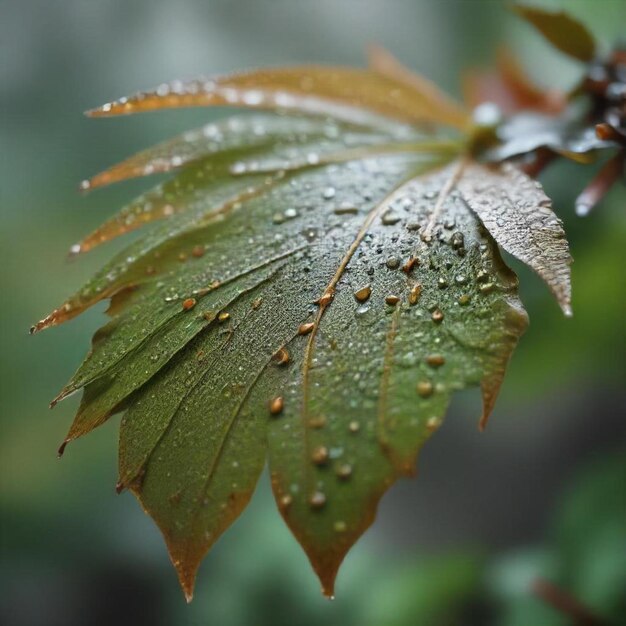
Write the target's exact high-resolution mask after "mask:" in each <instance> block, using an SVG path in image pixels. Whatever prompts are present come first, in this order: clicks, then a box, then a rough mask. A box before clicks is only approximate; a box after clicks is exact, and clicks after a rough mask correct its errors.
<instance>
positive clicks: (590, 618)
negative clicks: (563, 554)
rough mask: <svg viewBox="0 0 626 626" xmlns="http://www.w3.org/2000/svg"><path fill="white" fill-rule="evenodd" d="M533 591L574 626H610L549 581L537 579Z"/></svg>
mask: <svg viewBox="0 0 626 626" xmlns="http://www.w3.org/2000/svg"><path fill="white" fill-rule="evenodd" d="M532 591H533V593H534V594H535V595H536V596H537V597H538V598H540V599H541V600H543V601H544V602H545V603H546V604H549V605H550V606H551V607H552V608H554V609H556V610H557V611H559V613H561V614H562V615H564V616H566V617H568V618H571V620H572V625H573V626H608V624H607V622H606V621H605V620H604V619H602V618H600V617H598V616H597V615H595V614H594V613H592V612H591V611H590V610H589V609H588V608H587V607H586V606H585V605H584V604H582V603H581V602H580V601H579V600H577V599H576V598H575V597H574V596H573V595H572V594H571V593H569V592H568V591H566V590H565V589H563V588H561V587H559V586H557V585H555V584H554V583H551V582H550V581H548V580H544V579H543V578H537V579H536V580H535V581H534V582H533V584H532Z"/></svg>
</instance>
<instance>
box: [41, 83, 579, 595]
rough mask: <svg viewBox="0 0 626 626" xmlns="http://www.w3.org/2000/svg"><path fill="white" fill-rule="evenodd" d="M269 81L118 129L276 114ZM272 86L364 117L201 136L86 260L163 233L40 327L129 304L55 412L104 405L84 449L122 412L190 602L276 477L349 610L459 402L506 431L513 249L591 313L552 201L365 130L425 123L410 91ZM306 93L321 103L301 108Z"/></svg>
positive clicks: (413, 141) (414, 141) (271, 121)
mask: <svg viewBox="0 0 626 626" xmlns="http://www.w3.org/2000/svg"><path fill="white" fill-rule="evenodd" d="M246 76H247V78H246ZM251 76H252V75H240V77H239V78H236V79H232V80H231V81H230V82H228V81H227V82H226V83H225V82H223V81H222V82H220V81H218V82H217V83H215V85H218V86H219V88H218V87H215V88H214V90H213V91H212V92H211V94H212V95H211V97H210V98H208V96H206V90H205V92H203V95H202V97H200V96H199V90H198V89H195V90H194V89H191V87H189V86H187V87H184V86H181V87H180V89H178V90H174V91H175V92H176V93H174V95H172V93H173V92H172V90H170V91H169V92H167V93H169V94H170V95H167V94H165V95H164V94H163V93H158V92H155V93H154V94H151V95H150V94H148V95H146V96H144V97H135V98H134V99H130V100H128V101H126V102H125V103H124V102H120V103H118V104H116V105H114V106H113V105H112V106H111V107H109V109H108V112H113V113H115V112H124V111H127V110H129V111H133V110H142V109H146V108H148V109H149V108H154V107H156V106H162V105H165V106H178V105H181V104H200V103H202V102H204V103H205V104H206V103H208V104H216V103H217V104H219V103H221V102H222V100H220V98H222V99H224V98H226V95H228V94H230V96H229V97H230V100H234V99H235V95H234V94H233V92H231V91H224V90H225V89H226V88H227V87H226V86H225V85H227V84H228V85H229V86H228V89H234V90H235V91H236V92H237V94H238V95H237V98H239V97H241V98H242V100H241V101H237V103H238V104H241V105H244V106H250V107H252V108H254V107H256V106H257V104H258V102H259V98H258V97H257V96H255V97H254V98H252V97H251V96H250V93H251V91H250V90H252V89H253V87H252V78H251ZM254 76H256V78H257V79H258V80H260V87H264V88H265V91H264V93H266V95H267V90H268V89H270V87H271V88H272V89H278V92H276V93H279V92H280V93H282V92H281V91H280V90H281V89H287V90H288V91H289V92H290V93H291V94H292V96H293V97H294V98H295V99H294V100H290V101H289V102H291V103H292V104H293V105H294V108H297V109H298V110H302V111H304V112H307V111H311V110H313V109H315V110H316V111H318V110H322V109H323V110H324V112H325V113H328V112H330V113H337V114H338V116H339V117H340V118H342V119H341V120H328V119H323V120H322V119H320V118H314V117H307V116H306V115H303V114H301V115H300V117H293V116H288V117H268V116H263V117H257V118H248V119H246V120H242V121H239V122H218V123H217V124H216V125H212V126H211V127H210V128H212V129H216V128H217V129H218V130H217V131H215V130H211V131H210V132H209V135H212V138H211V140H210V141H206V139H207V137H206V132H205V131H202V132H200V133H199V132H195V133H191V134H187V135H184V136H182V137H180V138H176V139H174V140H172V141H170V142H167V143H165V144H162V145H160V146H157V147H156V148H155V149H152V150H149V151H146V152H144V153H141V154H140V155H137V156H136V157H131V159H129V160H127V161H125V162H123V163H122V164H120V165H118V166H114V167H113V168H112V169H111V170H109V171H108V173H105V174H103V175H100V176H99V177H96V179H95V181H94V185H99V184H105V183H108V182H113V181H114V180H121V179H123V178H126V177H130V176H135V175H141V174H149V173H152V172H155V171H169V170H173V171H175V175H174V177H173V178H172V179H171V180H170V181H167V182H165V183H163V184H162V185H159V186H158V187H156V188H155V189H153V190H152V191H150V192H148V193H147V194H145V195H144V196H142V198H140V199H139V200H138V201H136V202H135V203H132V204H131V205H129V207H127V208H126V209H123V210H122V212H121V214H120V215H118V216H117V217H116V218H114V219H113V220H110V221H109V222H107V223H106V224H105V226H104V227H103V228H102V229H100V230H98V231H96V234H94V235H92V236H91V237H89V238H88V240H87V242H88V243H85V245H84V246H83V244H81V246H80V249H81V251H82V250H83V249H85V250H86V249H88V248H89V247H93V245H95V244H97V243H98V242H100V241H104V240H107V239H109V238H111V237H114V236H117V235H119V234H122V233H124V232H126V231H128V230H132V229H133V228H135V227H136V226H138V225H145V226H146V228H145V229H144V230H143V231H142V232H141V233H139V236H138V238H137V239H136V240H135V241H134V242H133V243H132V244H130V245H129V246H128V247H127V248H126V250H124V251H123V252H122V253H120V254H119V255H118V256H116V257H115V258H114V259H112V261H111V262H110V263H108V264H107V265H106V266H105V267H104V268H103V269H102V270H101V271H100V272H98V273H97V275H96V276H95V277H94V278H93V279H92V280H91V281H89V282H88V283H87V284H86V285H85V286H84V287H83V288H82V289H81V290H80V291H79V292H77V293H76V294H75V295H74V296H72V297H70V298H69V299H68V300H67V301H66V302H65V303H64V304H63V305H62V306H61V307H59V308H58V309H56V310H55V311H53V313H51V314H50V315H49V316H48V317H47V318H45V319H44V320H42V321H41V322H40V323H39V324H38V325H37V326H36V327H35V330H40V329H42V328H46V327H48V326H51V325H54V324H57V323H60V322H63V321H66V320H67V319H70V318H71V317H73V316H75V315H77V314H79V313H80V312H82V311H84V310H85V309H86V308H88V307H90V306H92V305H93V304H95V303H96V302H98V301H100V300H103V299H110V300H111V306H110V307H109V311H108V313H109V315H110V316H111V318H112V319H111V321H110V322H109V323H108V324H107V325H106V326H104V327H103V328H102V329H100V331H98V333H96V335H95V337H94V341H93V346H92V350H91V352H90V353H89V355H88V356H87V358H86V359H85V361H84V363H83V364H82V365H81V366H80V368H79V369H78V371H77V372H76V374H75V375H74V376H73V377H72V380H71V381H70V382H69V383H68V385H67V386H66V387H65V388H64V389H63V391H62V392H61V394H60V395H59V397H58V398H57V400H58V399H61V398H63V397H65V396H67V395H69V394H70V393H73V392H75V391H76V390H78V389H81V388H83V389H84V394H83V398H82V402H81V404H80V407H79V410H78V413H77V415H76V418H75V420H74V423H73V424H72V426H71V428H70V430H69V433H68V435H67V437H66V439H65V442H64V444H63V447H64V446H65V444H67V443H68V442H69V441H71V440H73V439H76V438H77V437H80V436H82V435H84V434H86V433H88V432H90V431H91V430H92V429H94V428H96V427H97V426H99V425H101V424H103V423H104V422H105V421H106V420H107V419H108V418H109V417H110V416H111V415H113V414H115V413H117V412H124V417H123V419H122V423H121V429H120V459H119V470H120V474H119V482H118V489H119V490H122V489H124V488H129V489H130V490H132V491H133V493H135V495H136V496H137V497H138V499H139V500H140V502H141V504H142V506H143V507H144V509H145V510H146V511H147V512H148V513H149V514H150V515H151V516H152V517H153V518H154V519H155V521H156V522H157V524H158V525H159V527H160V529H161V531H162V532H163V535H164V537H165V540H166V542H167V545H168V549H169V552H170V555H171V558H172V561H173V563H174V565H175V567H176V569H177V571H178V575H179V578H180V581H181V584H182V586H183V589H184V592H185V594H186V596H187V598H188V599H191V596H192V593H193V586H194V581H195V577H196V572H197V569H198V566H199V564H200V562H201V560H202V558H203V557H204V555H205V554H206V552H207V551H208V549H209V548H210V547H211V545H212V544H213V543H214V542H215V541H216V540H217V538H218V537H219V536H220V534H221V533H222V532H223V531H224V530H225V529H226V528H227V527H228V526H229V525H230V524H231V523H232V521H233V520H234V519H235V518H236V517H237V516H238V515H239V514H240V512H241V511H242V510H243V508H244V507H245V505H246V503H247V502H248V500H249V498H250V496H251V494H252V492H253V490H254V488H255V485H256V481H257V479H258V476H259V473H260V472H261V470H262V468H263V465H264V464H265V462H266V460H267V459H269V467H270V472H271V477H272V485H273V490H274V494H275V497H276V500H277V504H278V507H279V509H280V511H281V513H282V515H283V517H284V519H285V521H286V523H287V525H288V526H289V527H290V529H291V530H292V532H293V533H294V535H295V536H296V538H297V539H298V541H299V542H300V543H301V545H302V547H303V548H304V550H305V552H306V553H307V555H308V556H309V558H310V560H311V563H312V566H313V568H314V570H315V571H316V572H317V574H318V576H319V578H320V580H321V583H322V588H323V591H324V593H325V594H327V595H331V594H332V593H333V589H334V581H335V577H336V574H337V570H338V568H339V566H340V564H341V562H342V560H343V558H344V556H345V554H346V553H347V551H348V550H349V548H350V547H351V546H352V545H353V544H354V542H355V541H356V540H357V539H358V537H359V536H360V535H361V534H362V533H363V532H364V531H365V529H366V528H367V527H368V526H369V525H370V524H371V522H372V520H373V519H374V516H375V513H376V507H377V503H378V500H379V499H380V497H381V496H382V494H383V493H384V492H385V491H386V489H388V487H389V486H390V485H391V484H392V483H393V482H394V481H395V480H396V479H397V478H399V477H401V476H406V475H411V474H412V473H413V472H414V467H415V462H416V458H417V455H418V452H419V450H420V448H421V446H422V445H423V443H424V442H425V441H426V440H427V439H428V437H429V436H430V435H431V434H432V433H433V432H434V431H435V430H436V429H437V428H438V427H439V426H440V425H441V423H442V420H443V417H444V414H445V411H446V407H447V405H448V403H449V401H450V397H451V394H452V393H453V392H454V391H456V390H460V389H464V388H467V387H472V386H480V388H481V391H482V396H483V415H482V418H481V421H480V424H481V426H484V425H485V423H486V420H487V418H488V416H489V413H490V412H491V410H492V408H493V405H494V403H495V400H496V397H497V394H498V391H499V388H500V385H501V383H502V380H503V377H504V371H505V368H506V365H507V362H508V360H509V358H510V356H511V353H512V351H513V349H514V348H515V345H516V343H517V341H518V339H519V337H520V336H521V334H522V333H523V332H524V330H525V327H526V324H527V316H526V313H525V312H524V310H523V308H522V305H521V302H520V300H519V298H518V295H517V279H516V277H515V275H514V274H513V273H512V272H511V271H510V270H509V269H508V268H507V267H506V265H505V264H504V262H503V261H502V259H501V257H500V254H499V251H498V243H497V242H499V243H500V244H501V245H502V246H503V247H504V248H505V249H507V250H508V251H510V252H511V253H512V254H514V255H516V256H518V257H519V258H520V259H522V260H523V261H525V262H527V263H528V264H529V265H531V267H533V268H534V269H535V270H537V271H538V273H539V274H540V275H541V276H542V277H543V278H544V279H545V280H546V282H547V283H548V284H549V286H550V287H551V288H552V290H553V292H554V293H555V295H556V296H557V298H558V300H559V302H560V303H561V306H562V307H563V308H564V310H566V311H567V310H568V307H569V267H568V263H569V255H568V252H567V244H566V243H565V242H564V240H563V232H562V229H561V226H560V223H559V222H558V220H557V219H556V217H555V216H554V214H553V213H552V211H551V209H550V208H549V205H548V201H547V198H546V197H545V195H544V194H543V193H542V192H541V191H540V189H538V187H537V185H536V183H534V182H532V181H530V179H528V178H527V177H525V176H524V175H523V174H522V173H521V172H519V171H518V170H515V169H514V168H513V167H512V166H502V167H500V168H488V167H486V166H483V165H479V164H477V163H475V162H472V161H470V160H468V158H467V157H460V158H456V157H455V155H458V153H459V152H460V148H459V146H458V144H455V143H451V142H450V141H449V140H444V139H442V138H441V137H438V136H436V135H429V136H426V135H424V132H423V131H421V130H417V129H416V128H414V127H406V126H404V125H403V124H398V123H396V122H394V121H390V120H388V119H382V118H380V116H378V115H374V116H372V115H370V113H368V112H367V111H366V115H365V117H366V118H367V121H364V120H363V119H362V118H361V117H360V116H359V115H356V116H355V119H350V116H351V115H352V113H349V110H350V111H351V107H354V106H356V105H357V104H358V103H361V101H363V104H364V106H366V108H369V109H370V110H373V111H374V112H375V113H376V114H380V113H393V114H395V115H396V117H398V118H403V117H405V116H404V114H403V113H402V111H404V112H405V113H406V111H407V109H406V107H405V104H403V103H404V102H405V101H404V100H403V97H404V96H402V93H404V92H400V95H398V96H397V97H396V99H395V100H394V99H393V98H392V101H393V103H394V104H393V105H391V104H389V103H388V102H387V104H385V106H383V104H384V103H383V100H382V92H376V93H374V92H371V93H370V92H369V91H367V89H366V86H368V85H378V87H381V83H380V82H377V81H381V80H385V81H389V80H391V79H389V78H384V77H378V78H376V79H375V80H374V79H372V78H371V76H369V74H368V75H367V76H365V75H362V74H358V75H357V76H352V75H350V76H352V77H353V78H355V81H356V82H355V84H354V85H353V86H352V87H350V88H348V86H347V85H343V84H341V83H340V82H338V77H341V76H344V74H342V71H339V73H338V74H333V75H332V76H331V75H329V74H328V73H324V72H321V73H316V72H312V73H307V74H306V75H305V76H304V78H303V79H302V80H300V81H295V78H294V75H292V74H291V73H289V72H287V73H284V72H283V73H280V72H278V73H271V72H270V74H268V75H267V76H266V77H265V78H263V74H261V75H259V74H255V75H254ZM304 79H307V80H304ZM308 79H310V80H313V83H314V85H316V88H317V89H318V90H319V92H320V94H318V95H319V98H320V99H319V100H318V99H317V98H318V95H314V94H313V92H311V93H310V94H309V95H307V96H306V97H305V95H304V94H303V93H301V92H302V91H303V90H304V91H305V92H307V93H309V87H306V88H305V87H303V85H309V80H308ZM372 80H374V83H372V82H371V81H372ZM233 81H234V82H233ZM264 81H266V82H264ZM363 81H365V82H363ZM378 87H377V88H378ZM408 88H409V87H407V89H408ZM168 89H169V88H168ZM172 89H173V88H172ZM216 93H217V94H218V95H219V98H218V97H217V96H216V95H215V94H216ZM294 94H295V95H294ZM387 96H389V93H387ZM197 97H199V98H200V100H199V101H197V102H196V100H197ZM207 98H208V99H209V100H210V101H209V102H205V101H206V100H207ZM226 99H227V100H228V98H226ZM230 100H229V102H230ZM278 100H280V102H281V103H282V104H284V103H285V102H286V101H285V99H284V98H278ZM200 101H202V102H200ZM264 102H266V103H267V101H264ZM272 102H274V100H272ZM329 102H330V103H331V104H332V106H330V105H329ZM312 103H313V104H315V106H313V104H312ZM127 105H128V106H127ZM322 105H323V106H322ZM418 105H419V101H418V102H417V105H416V106H417V109H416V111H417V110H418V109H419V106H418ZM328 106H330V108H327V107H328ZM407 106H408V105H407ZM337 107H339V109H340V110H338V109H337ZM346 107H347V108H346ZM385 107H387V108H386V109H385ZM389 107H391V108H389ZM398 107H400V108H398ZM383 109H385V110H383ZM420 111H421V110H420ZM417 115H418V113H417V112H415V116H417ZM419 116H420V119H421V118H422V117H421V116H422V113H421V112H420V113H419ZM409 117H411V116H409ZM415 119H417V117H416V118H415ZM403 121H405V120H403ZM260 129H262V130H263V132H260ZM220 133H221V134H222V135H223V138H222V139H219V140H218V139H216V137H215V135H216V134H218V135H219V134H220ZM260 137H261V138H260ZM312 155H314V158H313V157H312ZM455 158H456V160H454V159H455ZM451 161H453V162H452V163H451ZM61 451H62V450H61Z"/></svg>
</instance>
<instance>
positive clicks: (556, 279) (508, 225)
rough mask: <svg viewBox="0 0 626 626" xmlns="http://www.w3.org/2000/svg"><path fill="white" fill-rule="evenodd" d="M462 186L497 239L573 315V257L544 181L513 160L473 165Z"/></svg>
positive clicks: (465, 194)
mask: <svg viewBox="0 0 626 626" xmlns="http://www.w3.org/2000/svg"><path fill="white" fill-rule="evenodd" d="M459 190H460V192H461V193H462V194H463V197H464V198H465V200H466V201H467V203H468V205H469V206H470V207H471V209H472V210H473V211H474V212H475V213H476V215H478V217H479V218H480V219H481V220H482V222H483V224H484V225H485V228H487V230H488V231H489V232H490V233H491V235H492V236H493V238H494V239H495V240H496V241H497V242H498V243H499V244H500V245H501V246H502V247H503V248H504V249H505V250H506V251H507V252H509V253H510V254H512V255H513V256H515V257H516V258H518V259H520V261H523V262H524V263H526V264H527V265H528V266H529V267H531V268H532V269H533V270H534V271H535V272H537V274H539V276H541V278H543V280H544V281H545V282H546V283H547V285H548V287H550V290H551V291H552V293H553V294H554V296H555V297H556V299H557V301H558V303H559V305H560V306H561V309H562V310H563V312H564V313H565V315H568V316H570V315H571V314H572V307H571V284H570V269H569V265H570V263H571V257H570V254H569V248H568V245H567V239H566V238H565V232H564V230H563V224H562V222H561V220H560V219H558V218H557V217H556V215H555V214H554V212H553V211H552V203H551V201H550V199H549V198H548V196H546V194H545V193H544V192H543V189H542V187H541V185H540V184H539V183H538V182H536V181H534V180H532V179H531V178H529V177H528V176H526V174H524V173H523V172H522V171H521V170H519V169H517V168H516V167H515V166H513V165H511V164H509V163H505V164H504V165H502V166H500V167H497V168H486V167H484V166H475V165H470V166H469V167H468V169H467V171H466V175H465V176H464V177H463V178H462V179H461V180H460V181H459Z"/></svg>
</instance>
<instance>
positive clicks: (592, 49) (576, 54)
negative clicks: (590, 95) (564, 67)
mask: <svg viewBox="0 0 626 626" xmlns="http://www.w3.org/2000/svg"><path fill="white" fill-rule="evenodd" d="M512 9H513V10H514V11H515V12H516V13H517V14H518V15H519V16H521V17H523V18H524V19H525V20H526V21H528V22H530V23H531V24H532V25H533V26H534V27H535V28H536V29H537V30H538V31H539V32H540V33H541V34H542V35H543V36H544V37H545V38H546V39H547V40H548V41H549V42H550V43H551V44H552V45H553V46H554V47H555V48H557V49H559V50H560V51H561V52H564V53H565V54H567V55H569V56H571V57H573V58H575V59H578V60H579V61H585V62H588V61H591V60H592V59H593V58H594V56H595V54H596V43H595V40H594V38H593V35H592V34H591V33H590V32H589V30H588V29H587V27H586V26H585V25H584V24H582V23H581V22H579V21H578V20H576V19H574V18H573V17H572V16H571V15H569V14H568V13H565V12H564V11H549V10H546V9H540V8H539V7H530V6H526V5H522V4H516V5H513V7H512Z"/></svg>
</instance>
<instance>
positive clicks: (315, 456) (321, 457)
mask: <svg viewBox="0 0 626 626" xmlns="http://www.w3.org/2000/svg"><path fill="white" fill-rule="evenodd" d="M311 461H313V463H315V465H324V464H325V463H326V462H327V461H328V448H327V447H326V446H318V447H317V448H315V450H313V452H312V453H311Z"/></svg>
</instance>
